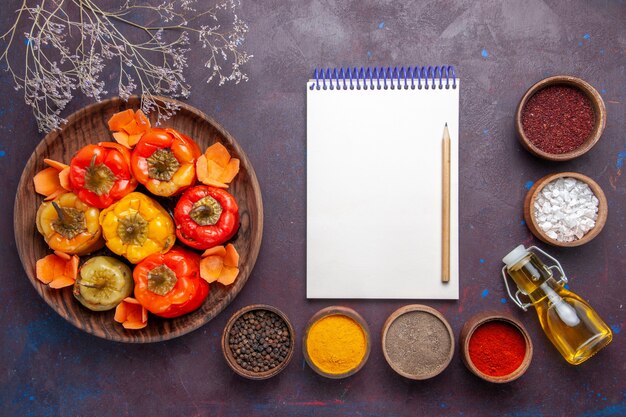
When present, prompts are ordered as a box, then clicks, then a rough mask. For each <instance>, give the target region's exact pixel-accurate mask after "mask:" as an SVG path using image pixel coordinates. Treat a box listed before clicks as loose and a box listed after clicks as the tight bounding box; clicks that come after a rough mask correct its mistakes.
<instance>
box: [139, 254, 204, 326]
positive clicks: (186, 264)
mask: <svg viewBox="0 0 626 417" xmlns="http://www.w3.org/2000/svg"><path fill="white" fill-rule="evenodd" d="M133 279H134V280H135V299H136V300H137V301H139V303H140V304H141V305H142V306H143V307H145V308H146V309H147V310H148V311H150V312H151V313H153V314H156V315H157V316H160V317H165V318H172V317H179V316H182V315H184V314H187V313H190V312H192V311H194V310H196V309H197V308H198V307H200V306H201V305H202V303H203V302H204V300H205V299H206V298H207V296H208V295H209V284H208V283H207V282H206V281H205V280H204V279H202V278H200V256H199V255H198V254H196V253H194V252H191V251H189V250H186V249H183V248H180V247H174V248H172V250H170V251H169V252H167V253H165V254H160V253H157V254H154V255H151V256H149V257H147V258H146V259H144V260H143V261H141V262H140V263H139V264H137V266H135V270H134V271H133Z"/></svg>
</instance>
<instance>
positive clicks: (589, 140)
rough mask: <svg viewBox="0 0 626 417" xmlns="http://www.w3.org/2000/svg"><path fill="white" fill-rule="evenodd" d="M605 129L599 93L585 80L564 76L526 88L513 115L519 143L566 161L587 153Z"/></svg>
mask: <svg viewBox="0 0 626 417" xmlns="http://www.w3.org/2000/svg"><path fill="white" fill-rule="evenodd" d="M605 126H606V108H605V106H604V101H603V100H602V97H601V96H600V94H599V93H598V92H597V91H596V89H595V88H593V87H592V86H591V85H590V84H589V83H587V82H586V81H583V80H581V79H580V78H576V77H571V76H568V75H558V76H555V77H549V78H546V79H543V80H541V81H539V82H538V83H536V84H535V85H533V86H532V87H530V89H529V90H528V91H526V94H524V96H523V97H522V99H521V101H520V103H519V105H518V106H517V111H516V113H515V127H516V129H517V135H518V137H519V139H520V142H521V143H522V145H524V147H525V148H526V149H527V150H528V151H530V152H531V153H532V154H534V155H536V156H538V157H540V158H544V159H548V160H550V161H568V160H570V159H574V158H577V157H579V156H581V155H583V154H584V153H586V152H587V151H589V150H590V149H591V148H592V147H593V146H594V145H595V144H596V143H597V142H598V140H599V139H600V136H602V132H603V131H604V127H605Z"/></svg>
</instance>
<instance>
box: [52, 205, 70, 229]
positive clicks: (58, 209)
mask: <svg viewBox="0 0 626 417" xmlns="http://www.w3.org/2000/svg"><path fill="white" fill-rule="evenodd" d="M52 207H54V210H55V211H56V212H57V216H59V220H61V223H63V224H66V223H67V219H66V218H65V213H64V212H63V209H62V208H61V206H59V205H58V204H57V203H56V202H55V201H53V202H52Z"/></svg>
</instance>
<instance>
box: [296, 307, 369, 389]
mask: <svg viewBox="0 0 626 417" xmlns="http://www.w3.org/2000/svg"><path fill="white" fill-rule="evenodd" d="M335 315H340V316H346V317H349V318H351V319H352V320H354V321H355V322H356V323H357V324H359V325H360V326H361V329H363V334H364V335H365V341H366V347H365V355H364V356H363V359H362V360H361V362H360V363H359V364H358V365H357V366H356V367H355V368H353V369H351V370H349V371H348V372H344V373H342V374H331V373H328V372H325V371H323V370H322V369H320V368H319V367H318V366H317V365H315V363H314V362H313V361H312V360H311V357H310V356H309V352H308V349H307V346H308V344H307V341H308V338H309V331H310V330H311V327H313V325H314V324H315V323H317V322H318V321H319V320H321V319H323V318H325V317H328V316H335ZM370 350H371V343H370V330H369V326H368V325H367V322H366V321H365V319H364V318H363V317H362V316H361V315H360V314H359V313H357V312H356V311H354V310H353V309H351V308H349V307H342V306H330V307H326V308H323V309H321V310H320V311H318V312H317V313H315V314H314V315H313V316H312V317H311V319H310V320H309V322H308V323H307V326H306V329H305V331H304V336H303V337H302V353H303V354H304V360H305V361H306V363H308V364H309V366H310V367H311V369H313V370H314V371H315V372H316V373H317V374H319V375H321V376H323V377H326V378H330V379H343V378H347V377H349V376H352V375H354V374H356V373H357V372H359V371H360V370H361V368H363V366H364V365H365V363H366V362H367V360H368V359H369V356H370Z"/></svg>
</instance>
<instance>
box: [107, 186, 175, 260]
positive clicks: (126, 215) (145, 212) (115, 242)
mask: <svg viewBox="0 0 626 417" xmlns="http://www.w3.org/2000/svg"><path fill="white" fill-rule="evenodd" d="M100 224H101V225H102V235H103V236H104V239H105V240H106V245H107V246H108V248H109V249H111V251H113V252H114V253H116V254H117V255H122V256H124V257H125V258H126V259H128V260H129V261H130V262H131V263H134V264H136V263H138V262H140V261H141V260H143V259H144V258H146V257H148V256H150V255H152V254H154V253H165V252H167V251H168V250H170V248H171V247H172V246H174V242H175V240H176V235H175V234H174V223H173V222H172V218H171V217H170V215H169V214H168V212H167V211H166V210H165V209H164V208H163V207H162V206H161V205H160V204H159V203H157V202H156V201H154V200H153V199H151V198H150V197H148V196H146V195H145V194H141V193H138V192H135V193H130V194H128V195H127V196H125V197H124V198H122V199H121V200H120V201H118V202H117V203H115V204H113V205H112V206H111V207H109V208H107V209H105V210H102V213H100Z"/></svg>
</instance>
